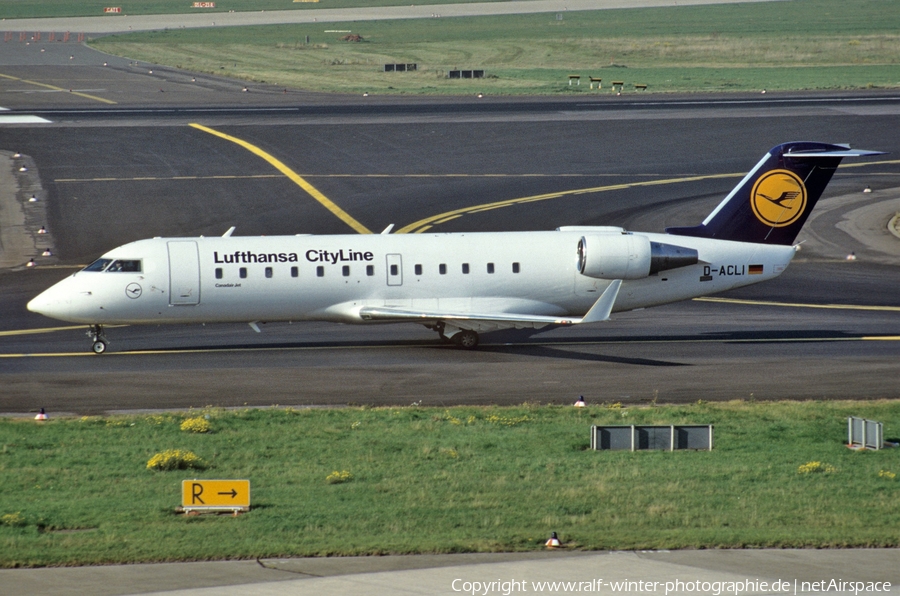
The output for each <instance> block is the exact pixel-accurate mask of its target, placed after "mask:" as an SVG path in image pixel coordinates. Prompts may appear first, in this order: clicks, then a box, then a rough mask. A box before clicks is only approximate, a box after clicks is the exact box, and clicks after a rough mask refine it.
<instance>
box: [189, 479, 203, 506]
mask: <svg viewBox="0 0 900 596" xmlns="http://www.w3.org/2000/svg"><path fill="white" fill-rule="evenodd" d="M202 494H203V485H202V484H198V483H196V482H195V483H193V484H192V485H191V504H192V505H196V504H197V502H198V501H199V502H200V504H201V505H206V503H205V502H204V501H203V499H201V498H200V495H202Z"/></svg>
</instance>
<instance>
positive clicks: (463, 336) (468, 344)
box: [453, 329, 478, 350]
mask: <svg viewBox="0 0 900 596" xmlns="http://www.w3.org/2000/svg"><path fill="white" fill-rule="evenodd" d="M453 342H454V343H455V344H456V345H457V346H459V347H460V348H462V349H463V350H474V349H475V348H477V347H478V334H477V333H475V332H474V331H471V330H469V329H464V330H462V331H460V332H459V333H457V334H456V335H454V336H453Z"/></svg>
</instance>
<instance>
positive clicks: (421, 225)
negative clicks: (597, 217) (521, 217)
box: [396, 172, 746, 234]
mask: <svg viewBox="0 0 900 596" xmlns="http://www.w3.org/2000/svg"><path fill="white" fill-rule="evenodd" d="M745 175H746V174H745V173H743V172H742V173H739V174H711V175H709V176H688V177H685V178H667V179H665V180H647V181H645V182H630V183H625V184H611V185H608V186H595V187H593V188H576V189H573V190H563V191H560V192H550V193H546V194H542V195H533V196H530V197H520V198H518V199H508V200H506V201H496V202H493V203H484V204H481V205H472V206H470V207H463V208H462V209H454V210H453V211H447V212H445V213H439V214H437V215H432V216H431V217H426V218H425V219H420V220H419V221H416V222H413V223H411V224H409V225H408V226H404V227H402V228H400V229H399V230H397V232H396V233H397V234H420V233H422V232H424V231H426V230H428V229H429V228H430V227H432V226H433V225H435V224H439V223H443V222H445V221H450V220H451V219H456V218H457V217H461V216H463V215H468V214H471V213H482V212H484V211H492V210H494V209H502V208H504V207H509V206H511V205H521V204H522V203H536V202H538V201H548V200H550V199H559V198H561V197H566V196H573V195H582V194H589V193H597V192H607V191H610V190H624V189H626V188H639V187H642V186H659V185H663V184H676V183H679V182H695V181H698V180H715V179H717V178H740V177H742V176H745Z"/></svg>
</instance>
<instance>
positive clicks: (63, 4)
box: [0, 0, 502, 19]
mask: <svg viewBox="0 0 900 596" xmlns="http://www.w3.org/2000/svg"><path fill="white" fill-rule="evenodd" d="M474 1H475V0H417V2H416V4H418V5H428V4H464V3H468V2H474ZM478 1H479V2H501V1H502V0H478ZM215 2H216V7H215V8H193V4H194V2H193V0H115V1H113V0H0V15H2V17H3V18H5V19H24V18H43V17H89V16H100V15H103V14H104V12H103V9H104V8H106V7H107V6H117V7H120V8H121V9H122V14H125V15H141V14H183V13H195V12H213V13H215V12H229V11H235V12H243V11H260V10H303V9H315V8H355V7H359V6H398V5H399V6H403V5H404V3H403V2H402V1H399V0H319V2H292V0H215ZM110 18H117V17H116V16H113V15H111V16H110Z"/></svg>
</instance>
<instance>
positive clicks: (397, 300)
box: [28, 142, 881, 354]
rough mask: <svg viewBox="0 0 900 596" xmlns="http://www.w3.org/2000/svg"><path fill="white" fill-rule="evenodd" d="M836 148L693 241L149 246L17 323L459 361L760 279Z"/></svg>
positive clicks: (59, 290) (736, 204) (403, 240)
mask: <svg viewBox="0 0 900 596" xmlns="http://www.w3.org/2000/svg"><path fill="white" fill-rule="evenodd" d="M880 154H881V152H876V151H862V150H853V149H850V148H849V146H846V145H831V144H824V143H811V142H796V143H785V144H782V145H779V146H777V147H775V148H773V149H772V150H771V151H770V152H769V153H767V154H766V156H765V157H763V158H762V160H760V162H759V163H758V164H757V165H756V167H754V168H753V170H752V171H751V172H750V173H749V174H747V175H746V176H745V177H744V179H743V180H741V182H740V183H739V184H738V185H737V187H735V189H734V190H732V191H731V193H729V194H728V196H726V197H725V199H724V200H723V201H722V202H721V203H720V204H719V206H718V207H716V208H715V209H714V210H713V212H712V213H710V214H709V216H708V217H707V218H706V219H705V220H704V221H703V223H702V224H701V225H699V226H696V227H689V228H668V229H667V230H666V233H665V234H658V233H642V232H627V231H625V230H624V229H622V228H617V227H606V226H600V227H583V226H575V227H561V228H558V229H557V230H556V231H541V232H497V233H453V234H413V235H405V234H396V235H389V234H379V235H334V236H313V235H297V236H273V237H235V236H231V232H232V231H233V228H232V230H229V231H228V232H227V233H226V234H225V235H224V236H222V237H214V238H204V237H201V238H153V239H150V240H140V241H137V242H131V243H129V244H126V245H124V246H120V247H118V248H115V249H113V250H111V251H109V252H108V253H106V254H104V255H103V256H102V257H101V258H99V259H97V260H96V261H94V262H93V263H91V264H90V265H89V266H87V267H85V268H84V269H82V270H81V271H78V272H77V273H75V274H73V275H71V276H70V277H68V278H66V279H64V280H62V281H60V282H59V283H57V284H56V285H54V286H53V287H51V288H50V289H48V290H46V291H45V292H43V293H42V294H40V295H39V296H37V297H36V298H34V299H33V300H32V301H31V302H29V303H28V309H29V310H31V311H34V312H38V313H41V314H44V315H46V316H48V317H53V318H55V319H61V320H63V321H71V322H75V323H86V324H88V325H90V331H89V335H90V336H91V337H92V339H93V342H94V343H93V350H94V352H96V353H98V354H100V353H102V352H104V351H105V350H106V345H107V339H106V337H105V336H104V333H103V326H104V325H113V324H114V325H121V324H129V325H139V324H160V323H214V322H217V323H220V322H246V323H249V324H250V326H251V327H253V328H254V329H256V330H257V331H258V327H257V326H256V324H257V323H258V322H261V321H302V320H316V321H334V322H339V323H398V322H413V323H419V324H421V325H424V326H426V327H428V328H429V329H432V330H434V331H437V332H438V333H439V334H440V336H441V337H442V338H445V339H449V340H452V341H453V342H455V343H456V344H457V345H459V346H460V347H463V348H474V347H476V346H477V345H478V333H479V332H484V331H492V330H496V329H504V328H511V327H516V328H525V327H529V328H540V327H543V326H545V325H577V324H582V323H593V322H597V321H605V320H607V319H608V318H609V316H610V313H612V312H620V311H627V310H632V309H636V308H644V307H647V306H655V305H659V304H666V303H669V302H674V301H678V300H685V299H688V298H695V297H697V296H704V295H707V294H713V293H716V292H722V291H724V290H730V289H732V288H737V287H740V286H745V285H749V284H752V283H756V282H760V281H764V280H767V279H772V278H773V277H777V276H778V275H779V274H781V273H782V272H783V271H784V270H785V268H786V267H787V266H788V264H789V263H790V262H791V258H792V257H793V256H794V253H795V247H794V246H792V244H793V243H794V241H795V239H796V237H797V233H798V232H799V230H800V228H801V227H802V226H803V224H804V222H805V221H806V218H807V217H808V215H809V213H810V211H812V209H813V207H814V206H815V204H816V201H817V200H818V199H819V197H820V196H821V195H822V191H823V190H824V189H825V186H826V185H827V184H828V181H829V180H830V179H831V176H832V174H833V173H834V171H835V169H836V168H837V166H838V164H839V163H840V161H841V159H842V158H844V157H859V156H869V155H880Z"/></svg>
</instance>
